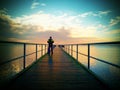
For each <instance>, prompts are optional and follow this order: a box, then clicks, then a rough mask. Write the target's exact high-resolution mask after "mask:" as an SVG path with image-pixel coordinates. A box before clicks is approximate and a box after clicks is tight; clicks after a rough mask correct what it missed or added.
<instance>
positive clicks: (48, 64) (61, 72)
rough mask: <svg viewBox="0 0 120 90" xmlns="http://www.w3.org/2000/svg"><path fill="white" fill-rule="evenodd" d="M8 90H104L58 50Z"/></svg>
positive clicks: (37, 64) (88, 74)
mask: <svg viewBox="0 0 120 90" xmlns="http://www.w3.org/2000/svg"><path fill="white" fill-rule="evenodd" d="M8 88H9V89H10V90H22V89H29V90H62V89H70V90H74V89H76V90H80V89H83V90H89V89H94V90H106V88H105V87H104V86H102V85H101V84H100V83H99V82H98V81H97V80H96V79H95V78H94V77H93V76H92V75H91V74H90V73H88V72H87V71H85V69H84V68H83V67H82V66H80V65H79V64H78V63H76V62H75V61H74V60H72V58H70V57H69V56H68V55H66V54H65V53H64V52H63V51H62V50H61V49H60V48H58V47H56V48H55V49H54V54H53V55H52V56H49V55H46V56H45V57H44V58H43V59H42V60H40V61H39V62H38V63H36V64H35V65H34V66H32V67H31V69H30V70H28V71H26V72H25V73H24V74H23V75H21V76H20V77H19V78H17V79H16V80H15V81H14V82H13V83H11V85H10V87H8Z"/></svg>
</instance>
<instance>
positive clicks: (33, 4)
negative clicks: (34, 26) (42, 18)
mask: <svg viewBox="0 0 120 90" xmlns="http://www.w3.org/2000/svg"><path fill="white" fill-rule="evenodd" d="M39 4H40V3H39V2H33V3H32V5H31V9H35V8H36V7H37V6H38V5H39Z"/></svg>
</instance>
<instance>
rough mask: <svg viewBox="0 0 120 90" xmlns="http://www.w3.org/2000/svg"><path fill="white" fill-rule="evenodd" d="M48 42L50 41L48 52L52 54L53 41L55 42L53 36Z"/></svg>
mask: <svg viewBox="0 0 120 90" xmlns="http://www.w3.org/2000/svg"><path fill="white" fill-rule="evenodd" d="M47 43H48V54H50V51H51V54H53V43H54V40H53V39H52V37H51V36H50V38H49V39H48V41H47Z"/></svg>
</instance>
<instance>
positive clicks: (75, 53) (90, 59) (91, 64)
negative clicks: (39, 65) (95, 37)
mask: <svg viewBox="0 0 120 90" xmlns="http://www.w3.org/2000/svg"><path fill="white" fill-rule="evenodd" d="M97 45H99V46H102V45H103V47H104V45H106V46H110V45H117V47H120V42H103V43H88V44H65V45H60V46H61V47H63V50H64V51H65V52H66V53H68V54H69V55H70V56H72V57H73V58H74V59H75V60H77V61H78V62H79V63H81V64H82V65H83V66H84V67H85V68H86V69H88V70H89V71H90V72H92V73H93V74H94V75H95V76H96V77H97V78H99V79H100V80H101V81H102V82H104V83H107V84H108V85H110V86H112V85H113V84H112V85H111V84H110V79H111V78H112V79H111V80H113V83H114V85H113V86H112V87H114V86H116V85H117V84H119V81H117V79H118V80H119V79H120V77H119V75H120V64H119V62H118V63H117V64H116V63H112V62H109V60H107V61H106V60H104V59H101V58H99V57H95V56H92V55H91V52H92V49H91V48H92V47H93V46H97ZM83 46H84V47H83ZM80 48H86V49H85V51H86V53H82V51H81V50H80ZM85 51H83V52H85ZM93 52H94V53H96V54H97V53H99V50H98V51H96V52H95V51H93ZM102 52H105V51H102ZM106 52H109V51H106ZM111 52H114V51H111ZM117 53H119V54H120V49H119V50H118V51H117ZM117 56H118V55H117ZM81 57H86V58H83V59H86V60H85V61H86V62H84V60H81V59H79V58H81ZM111 57H112V58H113V56H112V55H111ZM114 58H116V57H114ZM113 61H114V60H113ZM98 62H99V64H97V63H98ZM100 64H101V65H100ZM96 69H97V70H96ZM108 69H114V71H110V70H108ZM99 71H100V72H99ZM98 72H99V73H98ZM107 72H113V73H111V75H110V74H108V75H107V74H106V75H105V73H107ZM116 73H117V75H116V76H118V77H116V76H115V75H114V74H116ZM107 76H108V77H107ZM114 76H115V79H114ZM114 80H115V81H114ZM115 83H116V85H115Z"/></svg>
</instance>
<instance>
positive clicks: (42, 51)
mask: <svg viewBox="0 0 120 90" xmlns="http://www.w3.org/2000/svg"><path fill="white" fill-rule="evenodd" d="M41 56H43V45H42V47H41Z"/></svg>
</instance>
